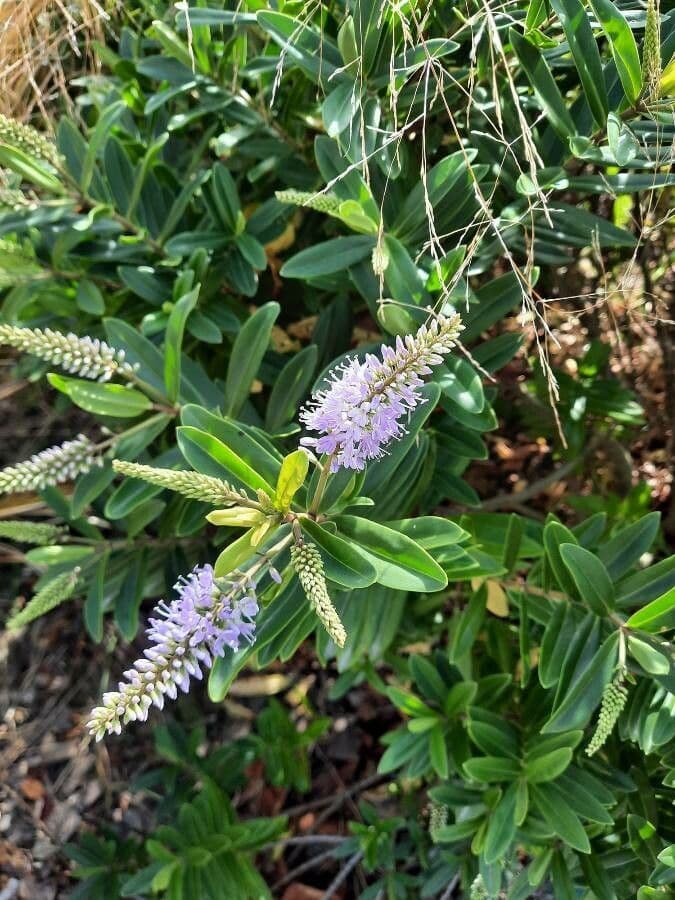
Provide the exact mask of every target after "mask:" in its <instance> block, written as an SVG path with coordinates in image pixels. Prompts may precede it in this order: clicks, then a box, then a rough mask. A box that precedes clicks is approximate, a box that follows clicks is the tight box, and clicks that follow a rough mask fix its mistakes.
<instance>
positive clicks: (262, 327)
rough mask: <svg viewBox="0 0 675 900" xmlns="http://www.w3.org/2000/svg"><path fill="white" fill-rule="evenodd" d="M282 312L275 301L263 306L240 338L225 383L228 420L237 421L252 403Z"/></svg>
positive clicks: (243, 330) (235, 345)
mask: <svg viewBox="0 0 675 900" xmlns="http://www.w3.org/2000/svg"><path fill="white" fill-rule="evenodd" d="M280 309H281V307H280V306H279V304H278V303H276V302H274V301H272V302H270V303H266V304H265V305H264V306H261V307H260V309H258V310H256V312H255V313H254V314H253V315H252V316H251V318H250V319H248V320H247V321H246V322H245V323H244V325H243V327H242V329H241V331H240V332H239V334H238V335H237V338H236V340H235V342H234V346H233V347H232V354H231V355H230V361H229V363H228V366H227V376H226V379H225V412H226V414H227V415H228V416H233V417H236V416H237V414H238V413H239V411H240V410H241V408H242V406H243V405H244V403H245V402H246V400H247V399H248V395H249V392H250V390H251V385H252V384H253V379H254V378H255V377H256V375H257V374H258V369H259V368H260V363H261V362H262V359H263V356H264V355H265V353H266V351H267V348H268V347H269V343H270V335H271V334H272V326H273V325H274V323H275V322H276V320H277V316H278V315H279V312H280Z"/></svg>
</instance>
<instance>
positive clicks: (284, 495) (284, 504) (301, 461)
mask: <svg viewBox="0 0 675 900" xmlns="http://www.w3.org/2000/svg"><path fill="white" fill-rule="evenodd" d="M308 470H309V457H308V456H307V454H306V453H305V451H304V450H294V451H293V452H292V453H289V454H288V456H285V457H284V461H283V462H282V464H281V470H280V471H279V479H278V481H277V489H276V497H275V500H274V503H275V506H276V508H277V509H279V510H281V511H282V512H287V511H288V510H289V509H290V506H291V503H292V501H293V497H294V496H295V495H296V493H297V492H298V491H299V490H300V488H301V487H302V485H303V484H304V482H305V478H306V477H307V472H308Z"/></svg>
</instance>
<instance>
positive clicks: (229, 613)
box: [89, 565, 258, 740]
mask: <svg viewBox="0 0 675 900" xmlns="http://www.w3.org/2000/svg"><path fill="white" fill-rule="evenodd" d="M221 585H222V582H219V581H217V580H216V579H215V577H214V572H213V568H212V567H211V566H209V565H206V566H201V567H197V568H195V569H194V571H192V572H191V573H190V574H189V575H188V576H187V577H185V578H181V580H180V581H179V582H178V583H177V584H176V585H175V590H176V592H177V594H178V597H177V598H175V599H174V600H172V601H171V603H168V604H167V603H164V602H162V603H160V604H159V605H158V606H157V608H156V613H157V618H153V619H150V628H149V629H148V637H149V639H150V641H151V642H152V646H150V647H148V648H147V649H146V650H145V651H144V652H145V658H143V659H139V660H136V662H135V663H134V665H133V667H132V668H131V669H129V670H127V671H126V672H125V673H124V674H125V677H126V679H127V681H126V682H120V684H119V689H118V690H117V691H110V692H108V693H105V694H104V695H103V705H102V706H99V707H97V708H96V709H94V710H93V712H92V714H91V718H90V721H89V730H90V732H91V733H92V734H93V735H95V737H96V739H97V740H100V739H101V738H102V737H103V735H104V734H105V733H106V732H116V733H117V734H119V733H120V732H121V730H122V725H123V724H126V723H127V722H130V721H134V720H136V719H138V720H140V721H144V720H145V719H147V717H148V710H149V709H150V707H151V706H152V705H153V703H154V705H155V706H157V707H159V709H162V707H163V706H164V697H165V696H167V697H170V698H171V699H172V700H173V699H175V698H176V696H177V694H178V690H179V689H180V690H182V691H184V692H186V691H187V690H188V688H189V685H190V679H191V678H202V667H203V668H207V669H208V668H210V666H211V665H212V663H213V661H214V659H216V658H217V657H219V656H222V655H223V653H224V651H225V648H226V647H230V648H231V649H232V650H238V649H239V645H240V642H241V641H242V640H244V641H248V642H249V643H252V642H253V640H254V635H255V625H254V623H253V617H254V616H255V615H256V613H257V612H258V603H257V599H256V592H255V582H254V581H253V579H252V578H251V577H250V576H248V575H245V574H243V575H241V577H240V578H239V579H238V580H234V581H231V582H230V583H228V584H227V585H226V586H221Z"/></svg>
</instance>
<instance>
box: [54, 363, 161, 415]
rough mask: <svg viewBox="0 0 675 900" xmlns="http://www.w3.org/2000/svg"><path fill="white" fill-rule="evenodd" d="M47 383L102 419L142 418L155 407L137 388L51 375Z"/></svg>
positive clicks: (81, 407)
mask: <svg viewBox="0 0 675 900" xmlns="http://www.w3.org/2000/svg"><path fill="white" fill-rule="evenodd" d="M47 380H48V381H49V383H50V384H51V386H52V387H54V388H56V389H57V390H58V391H61V393H63V394H67V395H68V396H69V397H70V399H71V400H72V401H73V403H74V404H75V405H76V406H79V407H80V409H85V410H86V411H87V412H90V413H97V414H98V415H99V416H114V417H115V418H118V419H125V418H134V417H136V416H140V414H141V413H144V412H146V411H147V410H149V409H150V408H151V407H152V402H151V401H150V400H149V399H148V398H147V397H146V396H145V394H141V392H140V391H136V390H134V389H133V388H128V387H124V386H123V385H121V384H99V383H98V382H96V381H85V380H84V379H80V378H68V377H66V376H64V375H56V374H54V373H53V372H50V373H49V374H48V375H47Z"/></svg>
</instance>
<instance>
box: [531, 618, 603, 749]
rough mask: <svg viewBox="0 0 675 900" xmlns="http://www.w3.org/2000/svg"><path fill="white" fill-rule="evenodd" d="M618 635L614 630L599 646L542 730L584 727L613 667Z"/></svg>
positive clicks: (596, 704)
mask: <svg viewBox="0 0 675 900" xmlns="http://www.w3.org/2000/svg"><path fill="white" fill-rule="evenodd" d="M618 642H619V635H618V632H617V631H614V632H613V633H612V634H610V636H609V637H608V638H606V639H605V641H604V643H603V644H602V645H601V646H600V647H599V649H598V650H597V651H596V653H595V655H594V656H593V658H592V660H591V661H590V663H589V665H588V667H587V668H586V669H585V670H584V672H583V674H581V675H580V676H579V677H578V678H577V679H576V681H575V682H574V683H573V685H572V686H571V688H570V689H569V690H567V691H566V693H565V695H564V699H563V700H562V702H561V703H559V705H558V706H557V709H556V710H555V712H554V713H553V715H552V716H551V717H550V719H549V720H548V721H547V722H546V724H545V725H544V727H543V728H542V733H543V734H550V733H551V732H558V731H570V730H572V729H576V728H584V727H585V726H586V725H587V724H588V721H589V720H590V718H591V716H592V714H593V711H594V710H595V708H596V707H597V706H598V704H599V703H600V699H601V698H602V692H603V691H604V689H605V687H606V685H607V684H609V682H610V681H611V680H612V675H613V674H614V669H615V668H616V661H617V652H618Z"/></svg>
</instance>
